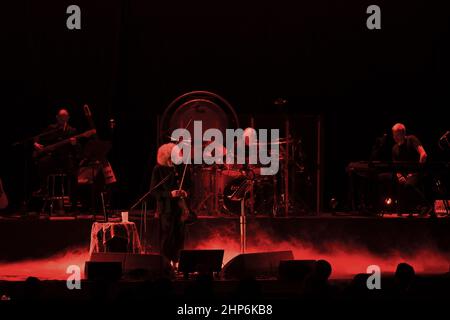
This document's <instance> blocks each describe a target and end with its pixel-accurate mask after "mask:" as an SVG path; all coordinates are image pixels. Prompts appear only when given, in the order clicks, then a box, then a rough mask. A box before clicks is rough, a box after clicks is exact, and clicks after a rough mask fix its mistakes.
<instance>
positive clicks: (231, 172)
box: [158, 91, 295, 216]
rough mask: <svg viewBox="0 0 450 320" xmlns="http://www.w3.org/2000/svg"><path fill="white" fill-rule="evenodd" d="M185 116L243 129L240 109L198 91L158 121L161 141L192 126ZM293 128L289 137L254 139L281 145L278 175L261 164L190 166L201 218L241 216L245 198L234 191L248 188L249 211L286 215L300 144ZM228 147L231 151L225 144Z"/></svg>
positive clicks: (194, 199)
mask: <svg viewBox="0 0 450 320" xmlns="http://www.w3.org/2000/svg"><path fill="white" fill-rule="evenodd" d="M186 119H193V120H202V121H203V125H204V126H205V124H206V129H208V128H209V127H211V128H220V129H221V130H225V129H226V128H236V127H239V122H238V119H237V116H236V113H235V112H234V109H233V107H231V105H230V104H229V103H228V102H226V101H225V100H224V99H223V98H221V97H220V96H218V95H216V94H213V93H210V92H206V91H194V92H190V93H187V94H184V95H182V96H180V97H178V98H177V99H175V100H174V102H172V103H171V104H170V105H169V107H168V108H167V109H166V112H165V113H164V115H163V116H162V118H160V119H159V120H158V122H159V126H158V127H159V132H160V133H161V136H160V137H159V144H162V143H164V142H166V141H167V139H171V135H170V132H173V130H175V129H177V128H180V127H189V124H188V125H187V126H186V123H185V122H186V121H187V120H186ZM188 129H189V128H188ZM288 132H289V131H286V135H287V137H286V138H280V139H278V140H276V141H270V142H256V143H255V144H256V145H257V147H258V148H259V147H260V146H261V144H262V143H265V147H267V149H269V150H270V149H271V145H272V146H273V145H277V147H278V148H277V149H278V150H279V153H278V156H277V158H278V159H279V163H280V170H278V172H277V173H276V174H273V175H262V174H261V168H262V167H261V166H259V165H249V164H212V165H206V164H197V165H195V164H193V165H191V166H190V167H191V168H190V170H191V190H190V194H191V197H190V206H191V209H192V210H193V211H194V212H196V213H197V215H202V216H205V215H206V216H220V215H232V216H233V215H234V216H235V215H241V214H242V212H241V211H242V201H241V200H242V199H240V198H239V197H235V195H236V193H239V192H241V190H242V189H243V188H244V187H245V188H247V190H246V191H245V195H244V197H245V199H244V204H245V210H246V214H248V215H266V216H287V215H288V214H289V210H290V209H291V208H290V207H291V205H290V202H289V183H290V182H289V174H290V170H291V169H290V168H291V167H292V164H291V162H292V161H291V160H292V159H293V158H294V153H293V152H292V150H293V149H294V148H293V147H294V146H295V140H294V139H293V138H291V137H290V136H289V134H288ZM171 140H172V139H171ZM206 143H208V142H206ZM268 145H269V146H268ZM224 151H225V152H227V150H226V149H225V148H224ZM236 162H237V161H235V162H234V163H236Z"/></svg>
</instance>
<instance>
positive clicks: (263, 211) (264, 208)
mask: <svg viewBox="0 0 450 320" xmlns="http://www.w3.org/2000/svg"><path fill="white" fill-rule="evenodd" d="M246 180H247V177H246V176H243V175H242V176H239V177H237V178H235V179H233V180H232V181H230V182H229V183H228V184H227V185H226V186H225V188H224V190H223V200H222V203H223V209H224V210H225V212H226V213H228V214H233V215H240V214H241V202H240V201H233V200H231V197H232V196H233V194H234V193H235V192H236V190H238V189H239V187H240V186H241V185H242V184H243V183H244V182H245V181H246ZM253 199H254V203H253V210H254V214H255V215H273V213H274V210H275V209H276V208H275V201H274V182H273V180H272V179H260V180H256V181H255V183H254V184H253ZM251 206H252V203H251V196H250V192H248V193H247V195H246V198H245V208H246V210H247V214H248V213H249V211H250V208H251Z"/></svg>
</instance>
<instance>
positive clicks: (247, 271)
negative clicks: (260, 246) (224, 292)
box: [222, 251, 294, 280]
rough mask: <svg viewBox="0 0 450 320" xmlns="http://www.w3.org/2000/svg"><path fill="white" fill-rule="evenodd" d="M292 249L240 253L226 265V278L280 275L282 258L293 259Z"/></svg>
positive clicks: (224, 275)
mask: <svg viewBox="0 0 450 320" xmlns="http://www.w3.org/2000/svg"><path fill="white" fill-rule="evenodd" d="M292 259H294V255H293V254H292V251H274V252H259V253H245V254H240V255H238V256H236V257H234V258H233V259H231V260H230V261H229V262H228V263H227V264H226V265H225V266H224V267H223V271H222V276H223V278H224V279H228V280H231V279H243V278H247V277H254V278H273V277H277V276H278V266H279V264H280V261H282V260H292Z"/></svg>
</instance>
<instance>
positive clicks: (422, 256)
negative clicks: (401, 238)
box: [0, 230, 450, 280]
mask: <svg viewBox="0 0 450 320" xmlns="http://www.w3.org/2000/svg"><path fill="white" fill-rule="evenodd" d="M222 231H223V230H222ZM221 234H224V233H223V232H220V233H219V232H216V233H215V234H214V235H213V236H211V237H210V238H208V239H206V240H204V241H202V244H201V245H197V246H195V249H225V257H224V263H226V262H228V261H229V260H230V259H232V258H233V257H235V256H236V255H238V254H239V253H240V247H239V239H236V238H231V237H230V236H224V235H221ZM257 239H258V243H257V245H255V244H251V243H249V247H248V250H247V252H261V251H278V250H292V251H293V253H294V256H295V258H296V259H313V260H317V259H325V260H327V261H329V262H330V263H331V265H332V266H333V274H332V278H335V279H336V278H350V277H352V276H353V275H355V274H357V273H364V272H366V269H367V267H368V266H369V265H373V264H375V265H378V266H379V267H380V268H381V271H382V272H383V273H392V272H394V271H395V268H396V266H397V264H398V263H400V262H408V263H409V264H411V265H413V266H414V268H415V270H416V272H417V273H427V274H432V273H445V272H448V271H449V263H448V262H449V261H450V259H449V257H448V256H446V255H444V254H442V253H439V252H438V251H437V250H435V249H433V248H423V249H422V250H420V251H417V252H415V253H414V254H411V255H408V256H406V255H403V254H402V253H400V252H391V253H389V254H388V255H376V254H373V253H370V252H369V251H368V250H366V249H364V248H362V247H358V246H356V245H355V246H350V245H348V244H345V245H344V244H341V243H339V242H337V241H336V242H334V243H330V244H329V245H328V246H325V247H326V248H327V249H326V252H324V251H323V250H318V249H316V248H314V247H313V246H312V245H311V244H305V243H300V242H299V241H298V240H292V241H284V242H274V241H271V239H270V238H269V237H268V236H267V235H265V234H264V233H263V232H258V237H257ZM253 242H254V241H253ZM88 258H89V253H88V250H87V249H86V248H82V249H73V250H69V251H67V252H65V253H62V254H59V255H56V256H53V257H50V258H45V259H38V260H36V259H35V260H28V261H20V262H13V263H0V280H24V279H26V278H27V277H29V276H34V277H38V278H40V279H43V280H65V279H67V276H68V275H67V274H66V270H67V267H68V266H69V265H78V266H80V268H81V270H82V272H83V270H84V263H85V261H86V260H87V259H88Z"/></svg>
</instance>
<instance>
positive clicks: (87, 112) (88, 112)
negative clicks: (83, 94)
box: [83, 104, 92, 118]
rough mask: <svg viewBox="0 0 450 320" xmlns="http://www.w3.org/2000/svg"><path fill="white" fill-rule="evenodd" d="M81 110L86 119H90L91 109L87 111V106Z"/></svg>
mask: <svg viewBox="0 0 450 320" xmlns="http://www.w3.org/2000/svg"><path fill="white" fill-rule="evenodd" d="M83 110H84V115H85V116H86V117H88V118H90V117H91V116H92V113H91V109H89V106H88V105H87V104H85V105H84V106H83Z"/></svg>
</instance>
